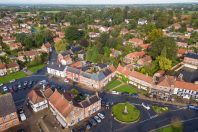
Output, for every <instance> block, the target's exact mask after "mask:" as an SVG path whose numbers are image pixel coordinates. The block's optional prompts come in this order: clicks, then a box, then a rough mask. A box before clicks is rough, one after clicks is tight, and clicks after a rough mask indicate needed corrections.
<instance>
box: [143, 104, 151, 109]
mask: <svg viewBox="0 0 198 132" xmlns="http://www.w3.org/2000/svg"><path fill="white" fill-rule="evenodd" d="M142 106H143V107H144V108H145V109H147V110H150V109H151V108H150V106H149V105H148V104H146V103H144V102H143V103H142Z"/></svg>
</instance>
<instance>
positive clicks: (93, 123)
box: [89, 118, 97, 126]
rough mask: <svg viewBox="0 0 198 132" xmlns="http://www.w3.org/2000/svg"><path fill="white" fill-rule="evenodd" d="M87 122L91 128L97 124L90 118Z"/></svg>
mask: <svg viewBox="0 0 198 132" xmlns="http://www.w3.org/2000/svg"><path fill="white" fill-rule="evenodd" d="M89 122H90V124H91V125H92V126H95V125H96V124H97V122H96V121H95V120H94V119H92V118H91V119H90V120H89Z"/></svg>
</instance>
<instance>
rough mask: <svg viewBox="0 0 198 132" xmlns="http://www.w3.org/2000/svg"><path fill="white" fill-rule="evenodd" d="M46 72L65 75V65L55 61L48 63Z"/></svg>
mask: <svg viewBox="0 0 198 132" xmlns="http://www.w3.org/2000/svg"><path fill="white" fill-rule="evenodd" d="M47 73H48V74H51V75H54V76H57V77H66V66H63V65H61V64H57V63H52V64H48V66H47Z"/></svg>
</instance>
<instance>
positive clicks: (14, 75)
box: [0, 71, 26, 84]
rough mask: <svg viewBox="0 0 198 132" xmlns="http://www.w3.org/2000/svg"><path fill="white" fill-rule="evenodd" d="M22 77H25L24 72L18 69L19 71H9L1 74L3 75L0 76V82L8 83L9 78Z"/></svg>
mask: <svg viewBox="0 0 198 132" xmlns="http://www.w3.org/2000/svg"><path fill="white" fill-rule="evenodd" d="M23 77H26V75H25V73H24V72H22V71H19V72H15V73H11V74H9V75H6V76H3V77H0V84H1V83H8V82H10V81H11V80H13V79H15V80H16V79H20V78H23Z"/></svg>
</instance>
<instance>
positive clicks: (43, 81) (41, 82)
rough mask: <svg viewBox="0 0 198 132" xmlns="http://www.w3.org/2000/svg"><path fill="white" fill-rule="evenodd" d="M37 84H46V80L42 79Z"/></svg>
mask: <svg viewBox="0 0 198 132" xmlns="http://www.w3.org/2000/svg"><path fill="white" fill-rule="evenodd" d="M39 84H47V80H42V81H40V82H39Z"/></svg>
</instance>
